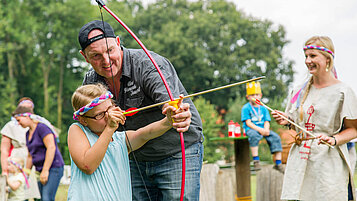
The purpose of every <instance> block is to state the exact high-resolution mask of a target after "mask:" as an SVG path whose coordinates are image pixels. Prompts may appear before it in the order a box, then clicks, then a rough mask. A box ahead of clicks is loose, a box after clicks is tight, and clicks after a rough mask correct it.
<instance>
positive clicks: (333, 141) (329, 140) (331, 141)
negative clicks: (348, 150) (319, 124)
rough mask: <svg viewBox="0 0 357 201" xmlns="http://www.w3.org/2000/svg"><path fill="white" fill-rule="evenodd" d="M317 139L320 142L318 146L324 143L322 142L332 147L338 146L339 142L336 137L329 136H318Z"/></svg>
mask: <svg viewBox="0 0 357 201" xmlns="http://www.w3.org/2000/svg"><path fill="white" fill-rule="evenodd" d="M316 138H317V139H318V140H319V142H318V143H317V144H321V143H323V142H322V141H325V142H327V143H328V144H329V145H331V146H335V145H337V141H336V138H335V137H331V136H327V135H325V134H317V135H316Z"/></svg>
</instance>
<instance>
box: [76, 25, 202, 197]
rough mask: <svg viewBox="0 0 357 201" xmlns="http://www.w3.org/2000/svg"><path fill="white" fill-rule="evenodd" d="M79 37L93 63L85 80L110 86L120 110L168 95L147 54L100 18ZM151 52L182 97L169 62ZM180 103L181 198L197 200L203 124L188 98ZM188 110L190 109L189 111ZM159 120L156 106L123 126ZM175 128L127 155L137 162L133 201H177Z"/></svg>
mask: <svg viewBox="0 0 357 201" xmlns="http://www.w3.org/2000/svg"><path fill="white" fill-rule="evenodd" d="M103 24H104V27H103ZM78 39H79V43H80V45H81V48H82V50H81V51H80V53H81V54H82V55H83V57H84V58H85V59H86V61H87V62H88V63H90V64H91V65H92V67H93V69H90V70H89V71H88V72H87V73H86V75H85V78H84V81H83V84H91V83H97V82H100V83H102V84H104V85H106V86H108V87H109V89H110V91H111V92H112V93H113V94H114V97H115V98H114V99H115V101H116V104H118V105H119V107H120V108H121V109H123V110H126V109H128V108H133V107H134V108H140V107H144V106H147V105H151V104H154V103H158V102H163V101H166V100H169V99H170V98H169V96H168V93H167V91H166V88H165V87H164V85H163V82H162V80H161V78H160V76H159V74H158V72H157V70H156V69H155V67H154V65H153V64H152V63H151V61H150V59H149V58H148V56H147V55H146V54H145V52H144V51H143V50H141V49H126V48H124V47H123V46H121V45H120V40H119V37H116V36H115V34H114V30H113V28H112V27H111V26H110V25H109V24H108V23H106V22H102V21H98V20H96V21H92V22H89V23H87V24H86V25H84V26H83V27H82V28H81V30H80V31H79V35H78ZM152 55H153V57H154V59H155V61H156V62H157V64H158V65H159V67H160V69H161V70H162V72H163V75H164V77H165V78H166V79H167V82H168V84H169V87H170V89H171V90H172V93H173V96H174V97H175V98H177V97H179V95H180V94H184V95H186V94H187V92H186V90H185V88H184V87H183V85H182V83H181V81H180V80H179V78H178V76H177V74H176V71H175V69H174V67H173V66H172V64H171V63H170V61H168V60H167V59H166V58H164V57H162V56H160V55H158V54H155V53H153V52H152ZM184 102H185V103H184V104H182V106H181V109H184V110H187V112H185V113H182V115H181V116H180V117H177V118H176V119H175V121H176V122H177V123H175V124H174V126H175V128H176V129H177V131H179V132H181V131H185V130H187V129H188V131H187V132H185V133H184V139H185V148H186V181H185V200H197V201H198V200H199V191H200V172H201V167H202V155H203V146H202V141H203V134H202V123H201V118H200V116H199V114H198V112H197V109H196V108H195V106H194V105H193V103H192V101H191V100H190V99H184ZM189 108H190V111H191V112H190V111H188V109H189ZM191 113H192V117H191ZM162 118H164V115H163V114H162V113H161V109H160V108H159V107H156V108H153V109H149V110H145V111H141V112H139V113H137V114H135V115H134V116H132V117H127V120H126V123H125V126H124V127H125V129H130V130H136V129H138V128H141V127H143V126H146V125H147V124H150V123H151V122H154V121H157V120H159V119H162ZM190 122H191V124H190ZM188 126H189V127H188ZM177 131H176V130H175V129H171V130H169V131H168V132H167V133H165V134H164V135H162V136H161V137H159V138H156V139H153V140H150V141H149V142H147V143H146V144H145V145H144V146H143V147H142V148H140V149H138V150H137V151H135V152H134V154H132V155H131V159H133V160H134V159H135V158H136V160H137V161H138V163H137V164H138V165H137V164H136V161H135V160H134V161H133V160H131V161H130V167H131V170H130V171H131V180H132V189H133V191H132V192H133V200H137V201H144V200H160V201H161V200H165V201H166V200H179V198H180V190H181V170H182V157H181V146H180V136H179V133H178V132H177ZM134 157H135V158H134ZM138 166H139V167H138ZM139 169H140V171H139ZM141 174H142V177H143V178H142V177H141ZM143 180H144V182H145V183H144V182H143ZM146 189H147V190H146ZM147 191H148V192H147ZM149 196H150V199H149Z"/></svg>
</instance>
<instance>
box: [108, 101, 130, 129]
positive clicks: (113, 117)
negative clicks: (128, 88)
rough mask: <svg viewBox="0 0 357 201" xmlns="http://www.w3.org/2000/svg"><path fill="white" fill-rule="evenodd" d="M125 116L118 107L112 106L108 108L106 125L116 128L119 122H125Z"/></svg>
mask: <svg viewBox="0 0 357 201" xmlns="http://www.w3.org/2000/svg"><path fill="white" fill-rule="evenodd" d="M125 120H126V117H125V115H124V114H123V111H122V110H121V109H120V108H119V107H114V106H113V107H112V108H110V109H109V110H108V120H107V126H108V127H109V128H111V129H115V130H116V129H117V128H118V127H119V124H122V125H124V124H125Z"/></svg>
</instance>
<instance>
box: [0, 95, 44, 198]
mask: <svg viewBox="0 0 357 201" xmlns="http://www.w3.org/2000/svg"><path fill="white" fill-rule="evenodd" d="M18 106H22V107H28V108H31V109H33V108H34V103H33V101H32V99H31V98H28V97H23V98H21V99H20V100H19V101H18ZM27 130H28V129H27V128H23V127H22V126H20V125H19V124H18V123H17V121H16V119H14V118H12V120H11V121H9V122H8V123H6V124H5V126H4V127H3V128H2V129H1V135H2V138H1V168H2V175H8V169H7V167H8V158H9V157H10V156H12V157H17V158H22V159H23V160H24V161H26V159H27V155H28V151H27V147H26V138H25V134H26V131H27ZM29 184H30V187H29V188H26V189H25V198H26V199H32V198H40V192H39V190H38V186H37V182H36V178H35V177H34V176H32V175H30V179H29Z"/></svg>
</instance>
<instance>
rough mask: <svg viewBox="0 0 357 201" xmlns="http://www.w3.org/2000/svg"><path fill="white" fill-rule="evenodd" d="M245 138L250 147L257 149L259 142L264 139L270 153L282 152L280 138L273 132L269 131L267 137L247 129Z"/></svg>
mask: <svg viewBox="0 0 357 201" xmlns="http://www.w3.org/2000/svg"><path fill="white" fill-rule="evenodd" d="M247 136H248V141H249V146H250V147H257V146H258V145H259V141H260V140H261V139H263V137H264V138H265V139H266V140H267V142H268V145H269V147H270V152H271V153H275V152H281V151H282V150H283V149H282V147H281V140H280V136H279V135H278V134H277V133H275V132H274V131H270V132H269V136H262V135H261V134H260V133H259V132H258V131H256V130H254V129H249V130H248V131H247Z"/></svg>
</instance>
